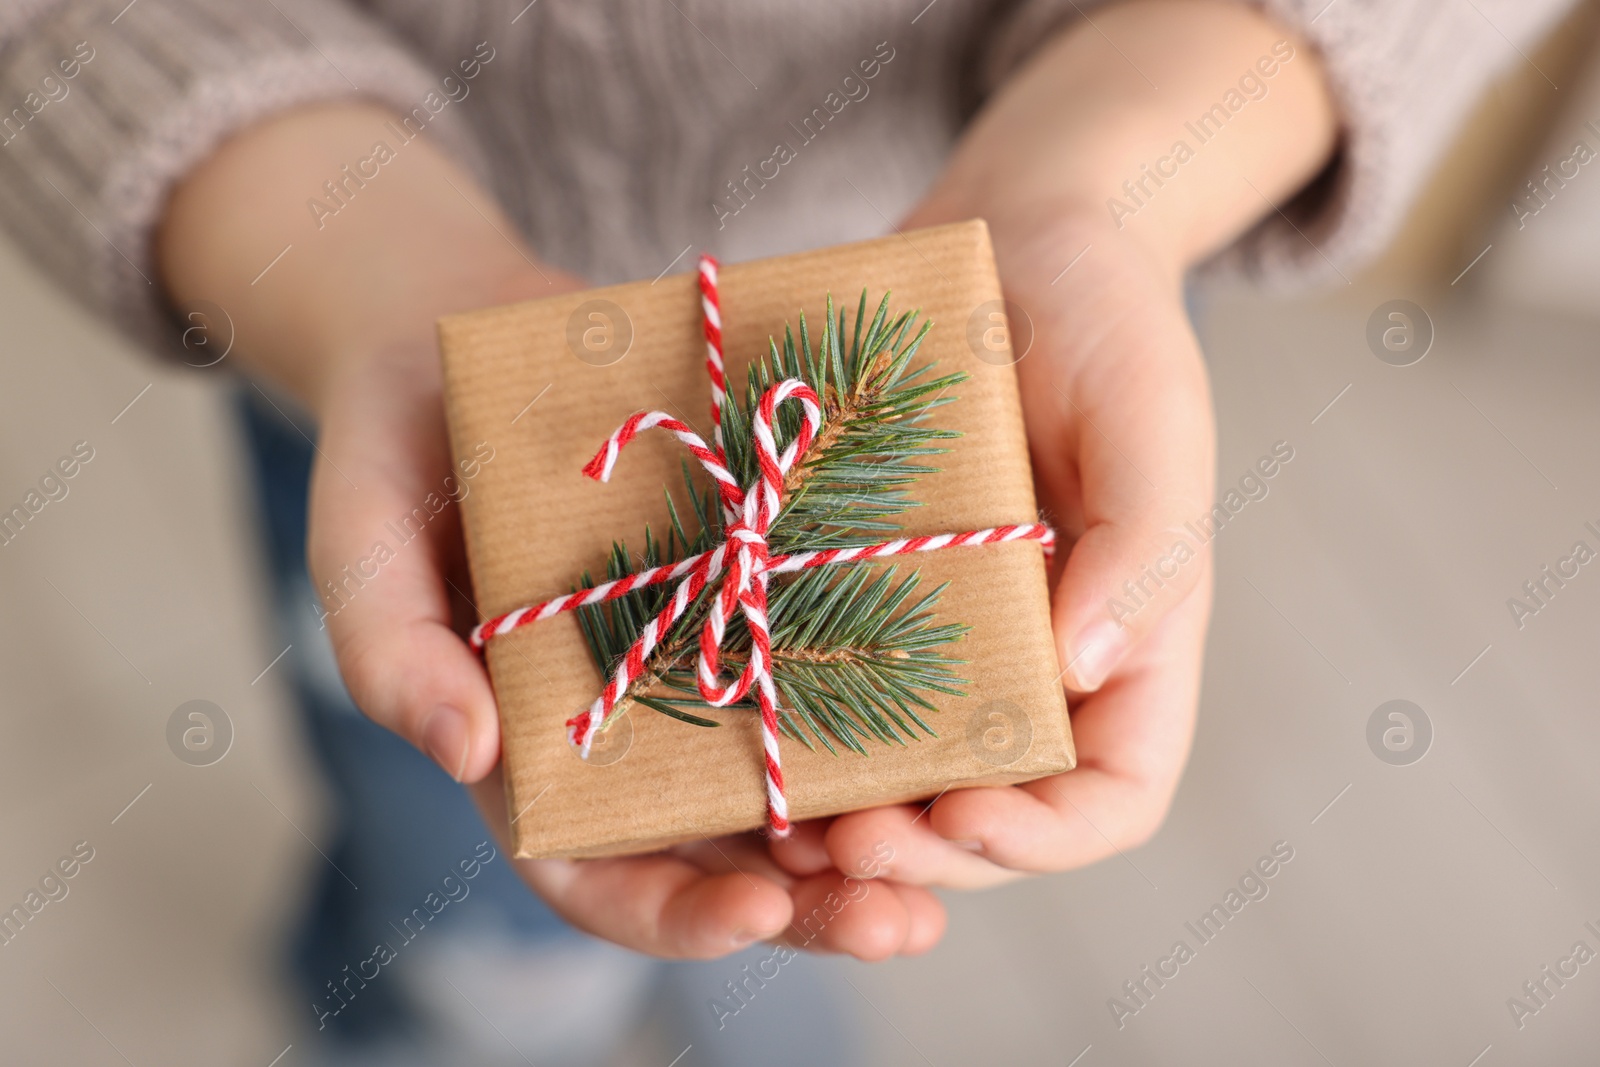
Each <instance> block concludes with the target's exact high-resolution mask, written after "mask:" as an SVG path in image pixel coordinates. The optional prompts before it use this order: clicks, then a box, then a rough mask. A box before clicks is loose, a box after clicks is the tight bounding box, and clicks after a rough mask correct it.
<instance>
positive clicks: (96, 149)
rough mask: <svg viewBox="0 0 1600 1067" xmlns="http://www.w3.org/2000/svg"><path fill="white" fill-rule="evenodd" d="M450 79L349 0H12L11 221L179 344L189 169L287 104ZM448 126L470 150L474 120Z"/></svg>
mask: <svg viewBox="0 0 1600 1067" xmlns="http://www.w3.org/2000/svg"><path fill="white" fill-rule="evenodd" d="M119 8H121V10H120V13H119V10H118V9H119ZM437 82H438V79H437V76H436V75H434V74H432V73H430V72H428V71H427V70H425V69H424V68H423V67H422V66H421V65H420V64H419V63H418V62H417V61H416V60H415V59H413V58H412V57H411V56H410V55H409V54H408V53H407V52H406V51H405V50H404V49H403V48H401V47H400V46H399V45H398V44H397V43H396V42H395V41H394V40H393V39H392V38H391V37H390V36H389V35H388V34H387V33H386V32H385V31H384V30H383V29H382V28H381V27H379V26H377V25H375V24H374V23H372V22H371V21H369V20H367V19H366V18H365V17H363V16H361V15H359V14H358V13H357V12H356V11H355V9H354V8H352V7H350V6H348V5H346V4H344V3H342V2H336V0H272V2H270V3H269V2H265V0H134V2H133V3H131V4H128V5H127V6H126V7H122V5H121V3H118V2H107V0H54V2H52V0H4V3H3V4H0V227H3V228H4V229H5V230H6V232H7V233H8V234H9V235H10V237H11V238H12V239H13V240H14V241H15V242H16V243H17V244H19V245H20V246H21V247H22V249H23V250H24V251H25V252H26V253H28V254H29V256H30V257H31V258H32V259H33V260H34V261H35V262H37V263H38V264H39V265H40V266H41V267H43V268H44V269H45V270H46V271H47V272H48V273H49V274H51V275H52V276H53V277H54V278H55V279H56V280H57V281H58V282H59V283H60V284H61V285H63V286H64V287H65V288H66V289H67V290H68V291H70V292H72V293H74V294H75V295H77V296H78V297H79V298H80V299H81V300H82V301H84V302H85V303H86V304H88V305H89V306H90V307H91V308H93V309H94V310H96V311H98V312H100V313H102V314H104V315H106V316H107V317H109V318H111V319H112V320H113V321H114V322H115V323H116V324H117V325H118V326H120V327H121V328H123V329H124V330H126V331H129V332H131V333H133V334H134V335H135V336H137V337H139V338H140V339H142V340H144V341H145V342H147V343H150V344H152V345H155V346H157V347H169V346H170V345H171V344H172V339H173V337H174V336H175V335H176V331H175V330H174V328H173V326H172V323H171V320H170V318H169V316H168V312H167V310H166V307H165V304H164V302H163V299H162V293H161V291H160V285H159V283H158V281H157V280H156V278H155V273H156V272H155V267H154V266H153V264H152V256H151V234H152V231H153V229H154V227H155V225H156V224H157V222H158V221H159V219H160V216H161V212H162V210H163V205H164V203H165V201H166V197H167V195H168V193H169V192H170V190H171V188H172V186H173V184H174V182H175V181H177V180H178V179H180V178H181V177H182V176H183V175H184V174H185V173H186V172H187V171H188V170H189V169H190V168H192V167H193V166H194V165H195V164H196V163H198V162H200V161H201V160H203V159H204V158H205V157H206V156H207V155H208V154H209V153H210V152H212V151H213V150H214V149H215V148H216V146H217V145H218V144H219V143H220V142H221V141H222V140H224V139H225V138H227V137H228V136H229V135H230V134H232V133H234V132H236V131H238V130H240V129H242V128H243V127H245V126H247V125H249V124H251V123H253V122H255V121H258V120H260V119H262V118H265V117H267V116H269V115H271V114H273V113H276V112H280V111H283V110H285V109H287V108H291V107H294V106H296V105H300V104H305V103H310V102H315V101H321V100H330V99H335V98H341V97H356V96H363V97H368V98H374V99H377V100H380V101H383V102H387V103H389V104H391V105H393V106H395V107H396V108H398V109H400V110H403V111H409V110H410V109H411V108H413V107H414V106H416V105H417V103H418V102H419V101H421V100H422V99H423V98H424V97H425V96H426V95H427V94H428V93H429V92H430V90H434V89H436V88H437ZM441 118H442V119H444V118H447V116H441ZM438 133H439V135H440V136H443V137H445V138H447V139H448V140H450V141H452V142H453V144H452V147H453V148H455V149H456V150H459V151H463V152H466V153H467V156H468V158H471V156H472V152H471V149H470V145H469V143H468V142H467V139H466V136H465V133H464V131H462V130H460V129H452V128H451V127H450V126H449V125H448V124H447V123H445V122H441V124H440V129H439V131H438ZM266 256H267V258H270V256H271V250H267V252H266ZM263 262H265V259H264V260H263Z"/></svg>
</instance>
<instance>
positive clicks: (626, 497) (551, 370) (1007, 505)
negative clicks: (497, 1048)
mask: <svg viewBox="0 0 1600 1067" xmlns="http://www.w3.org/2000/svg"><path fill="white" fill-rule="evenodd" d="M863 286H866V287H867V289H868V302H869V308H870V307H872V306H874V305H875V304H876V302H877V301H878V300H879V299H880V298H881V296H882V294H883V292H884V291H885V290H890V291H892V292H893V299H892V301H891V306H892V308H893V309H894V310H895V311H896V312H899V311H902V310H908V309H914V308H920V309H921V310H922V312H923V315H924V316H925V317H926V318H928V319H931V320H932V321H933V322H934V324H935V325H934V328H933V330H932V332H931V333H930V334H929V335H928V338H927V340H926V341H925V342H924V344H923V346H922V349H921V352H920V353H919V354H918V357H917V358H918V360H919V362H920V361H929V360H932V361H936V362H937V363H938V372H939V373H945V372H948V371H952V370H957V369H960V370H964V371H966V372H967V373H968V374H969V375H971V378H970V380H969V381H967V382H965V383H963V384H962V385H961V386H959V387H957V390H958V393H959V397H960V399H959V400H958V401H957V402H956V403H952V404H948V405H945V406H943V407H940V408H938V409H936V411H935V412H934V413H932V415H931V416H930V420H929V421H930V424H933V425H939V426H945V427H949V428H952V429H956V430H959V431H962V432H963V433H964V434H965V436H964V437H963V438H961V439H960V440H957V441H953V442H951V449H952V450H951V451H950V452H949V453H948V454H946V455H943V456H939V457H936V465H937V466H938V467H939V468H940V470H939V472H938V473H934V474H928V475H925V476H924V477H923V478H921V479H919V480H918V482H917V484H916V486H915V487H914V489H913V492H914V494H915V495H916V496H917V497H918V499H920V500H922V501H923V502H924V506H922V507H920V508H913V509H911V510H909V511H907V512H905V513H904V515H903V517H902V523H903V527H904V530H905V532H906V534H908V535H915V534H933V533H942V532H946V531H961V530H970V529H980V528H983V527H987V526H995V525H1001V524H1005V523H1014V522H1027V521H1031V520H1033V519H1034V518H1035V504H1034V497H1033V487H1032V483H1031V477H1030V472H1029V465H1028V453H1027V445H1026V442H1025V439H1024V435H1023V427H1022V415H1021V409H1020V406H1019V403H1018V398H1017V382H1016V374H1015V370H1014V368H1013V367H1012V365H1011V361H1010V359H1009V355H1008V350H1006V349H1005V348H1004V347H1003V346H1004V344H1005V340H1006V339H1005V336H1004V334H1003V332H997V331H994V330H993V326H994V324H995V321H996V320H994V319H993V318H992V313H993V312H994V311H996V310H998V309H999V308H1000V306H1001V305H1000V303H999V301H1000V288H999V283H998V281H997V280H996V276H995V269H994V259H993V252H992V250H991V248H990V244H989V234H988V228H987V227H986V226H985V225H984V224H983V223H982V222H979V221H974V222H967V223H960V224H956V225H951V226H944V227H939V228H936V229H930V230H921V231H916V232H913V233H909V234H906V235H904V236H895V237H885V238H882V239H879V240H873V241H865V242H862V243H859V244H853V245H846V246H842V247H838V248H829V249H823V250H821V251H816V252H808V253H804V254H801V255H794V256H786V257H782V258H777V259H769V260H762V261H758V262H753V263H741V264H734V265H728V266H725V267H723V269H722V271H721V279H720V292H721V301H722V318H723V330H724V350H725V352H726V359H727V364H728V371H729V382H730V394H731V395H733V396H739V397H742V396H743V391H744V372H745V367H746V366H747V365H748V364H749V362H750V361H751V359H752V358H754V357H757V356H759V355H761V354H763V353H765V351H766V348H767V338H768V337H769V335H777V336H779V337H780V338H781V336H782V330H783V326H784V323H785V322H790V323H793V322H795V321H796V318H797V315H798V314H799V312H801V311H802V310H803V311H805V312H806V314H807V317H808V318H809V319H810V320H811V321H812V322H813V324H814V331H813V337H815V336H816V333H815V328H816V326H815V324H819V323H820V322H821V320H822V318H823V306H824V305H823V302H824V298H825V296H826V294H828V293H829V292H832V293H833V294H834V296H835V300H836V301H837V302H839V303H842V304H844V305H846V306H847V307H848V308H849V309H850V311H851V313H852V314H853V313H854V308H855V301H856V299H857V298H858V297H859V294H860V291H861V288H862V287H863ZM597 316H598V317H597ZM986 331H987V332H986ZM439 336H440V344H441V347H442V350H443V353H444V361H445V383H446V400H447V406H448V412H449V420H450V433H451V441H452V445H453V447H454V449H455V452H456V454H457V456H458V457H459V456H465V455H468V454H469V453H470V452H471V451H472V449H473V447H474V446H476V445H477V444H478V443H479V442H484V441H487V442H488V443H489V444H490V445H492V446H493V448H494V450H495V456H494V460H493V462H491V463H487V464H484V465H483V467H482V471H481V473H480V475H479V477H478V478H477V479H476V482H475V484H474V486H473V489H472V492H471V493H470V494H469V495H468V496H467V497H466V499H465V500H464V501H463V502H462V511H463V524H464V527H465V532H466V544H467V554H468V559H469V561H470V565H471V569H472V578H473V586H474V589H475V592H476V597H477V602H478V609H479V613H480V617H482V618H488V617H490V616H494V615H498V614H500V613H502V612H505V611H508V610H511V609H513V608H516V607H518V606H521V605H523V604H527V603H531V602H534V601H538V600H543V599H546V598H548V597H551V596H556V595H559V594H561V593H565V592H567V591H569V590H570V589H571V588H572V586H573V585H574V584H576V583H577V582H578V581H579V578H580V576H581V575H582V573H583V572H584V571H585V570H588V571H590V572H591V573H593V574H596V575H601V576H603V573H604V564H605V557H606V555H607V553H608V551H609V549H610V547H611V543H612V541H613V540H614V539H618V538H620V539H624V540H626V541H627V542H628V543H629V544H630V545H631V546H635V547H637V546H638V545H640V544H641V543H642V535H643V531H644V527H645V524H646V523H649V524H650V525H651V526H652V528H654V529H656V530H664V529H665V528H666V521H667V511H666V504H665V501H664V499H663V488H664V487H667V486H678V487H680V488H679V492H680V493H681V480H682V475H681V473H680V463H681V461H682V459H683V458H684V456H685V455H686V453H685V452H684V451H683V449H682V446H681V445H679V444H678V443H677V442H676V441H675V440H674V439H673V438H672V437H671V435H669V434H666V433H663V432H660V431H655V432H650V433H646V434H643V435H641V436H640V437H639V438H638V439H637V440H636V441H635V442H634V443H633V444H631V445H629V447H628V448H627V449H626V450H625V451H624V452H623V454H622V457H621V459H620V460H619V462H618V464H617V467H616V471H615V473H614V474H613V476H612V479H611V481H610V482H609V483H606V484H601V483H598V482H594V481H591V480H590V479H588V478H585V477H583V476H582V474H581V469H582V467H583V465H584V463H586V462H587V461H588V459H589V457H590V456H591V455H593V454H594V451H595V449H596V448H598V447H599V445H600V444H601V443H602V442H603V441H604V440H605V439H606V437H607V436H608V435H609V434H610V433H611V432H612V431H613V430H614V429H616V427H617V426H618V425H619V424H620V423H621V422H622V421H623V420H624V419H625V418H627V416H628V415H630V414H632V413H633V412H634V411H638V410H641V409H660V410H665V411H668V412H670V413H672V414H674V415H676V416H677V417H678V418H680V419H682V420H683V421H685V422H688V423H689V424H690V425H692V426H694V427H696V428H697V429H698V430H699V431H700V432H701V433H702V435H703V436H705V437H707V438H708V439H709V436H710V434H709V430H710V419H709V415H708V414H707V412H708V403H709V385H708V383H707V379H706V372H705V366H704V352H705V348H704V341H703V339H702V337H701V326H700V301H699V293H698V290H697V288H696V282H695V276H694V275H693V274H692V273H691V274H681V275H675V276H672V277H666V278H661V279H659V280H658V281H656V282H638V283H633V284H629V285H619V286H613V287H610V288H605V289H596V290H590V291H588V292H583V293H572V294H566V295H562V296H557V297H551V298H549V299H546V300H536V301H531V302H528V303H522V304H515V305H511V306H508V307H498V308H489V309H486V310H482V311H474V312H470V313H467V314H462V315H454V316H451V317H449V318H446V319H443V320H441V322H440V323H439ZM986 346H987V347H986ZM997 346H1002V347H997ZM980 353H981V354H982V356H983V358H979V354H980ZM580 356H581V358H580ZM697 473H698V470H697ZM897 562H898V564H899V566H900V573H902V574H904V573H907V572H908V571H909V569H911V568H913V567H914V568H918V569H920V570H921V572H922V574H923V580H924V583H925V584H924V588H931V587H932V586H933V585H934V584H935V583H938V582H941V581H946V580H948V581H950V582H951V585H950V587H949V588H948V589H947V590H946V591H945V592H944V594H943V596H942V597H941V598H940V600H939V609H938V621H939V622H947V621H958V622H962V623H966V624H967V625H969V626H970V627H971V628H972V629H971V632H970V633H969V634H968V635H967V636H966V638H965V639H964V640H962V641H960V642H958V643H957V644H955V645H953V646H951V647H950V649H949V654H950V655H951V656H953V657H955V658H957V659H960V660H964V661H966V662H964V663H962V664H960V665H959V666H958V668H957V669H958V672H959V674H960V675H961V677H963V678H964V679H966V682H967V684H966V685H965V686H964V687H963V688H964V689H965V692H966V696H964V697H961V698H956V697H945V696H936V695H931V694H930V696H931V697H932V698H933V699H935V702H936V703H937V704H938V705H939V710H938V711H937V712H936V713H933V714H931V715H929V716H927V718H928V722H929V724H930V725H931V726H932V727H933V728H934V729H935V730H937V731H938V733H939V736H938V737H937V738H923V739H921V740H918V741H912V742H908V743H907V744H905V745H904V746H900V745H884V744H880V743H877V742H872V741H869V742H867V743H866V744H867V748H868V751H869V752H870V753H871V755H870V756H869V757H866V758H863V757H861V756H859V755H856V754H854V753H850V752H848V751H845V750H841V754H840V755H837V756H836V755H832V754H830V753H828V752H827V751H826V750H824V749H820V748H819V749H818V750H817V751H815V752H813V751H810V750H808V749H807V748H806V747H805V746H804V745H802V744H800V743H798V742H795V741H792V740H790V739H788V738H785V739H784V740H783V741H782V755H783V767H784V775H785V778H786V780H787V785H788V793H789V803H790V815H791V817H792V818H794V819H797V820H798V819H807V818H814V817H817V816H822V815H830V814H836V813H839V812H844V811H851V810H856V809H860V808H865V807H871V806H875V805H879V804H885V803H894V802H900V801H907V800H913V799H917V798H922V797H931V796H934V795H936V794H938V793H939V792H940V791H941V790H943V789H945V788H958V787H961V786H971V785H982V784H1002V783H1013V782H1019V781H1026V780H1028V779H1031V778H1037V777H1040V776H1043V775H1047V774H1054V773H1057V772H1060V771H1063V770H1067V769H1069V768H1070V767H1071V766H1072V765H1073V750H1072V740H1071V736H1070V732H1069V727H1068V723H1067V713H1066V704H1065V701H1064V698H1063V694H1062V688H1061V683H1060V681H1059V678H1060V670H1061V667H1060V665H1059V663H1058V662H1057V656H1056V651H1055V647H1054V644H1053V641H1052V638H1051V632H1050V611H1049V601H1048V591H1047V588H1046V582H1045V572H1044V562H1043V555H1042V552H1041V549H1040V547H1039V545H1038V544H1037V543H1035V542H1031V541H1030V542H1015V543H1012V544H1007V545H990V546H984V547H974V548H954V549H947V550H945V551H941V552H933V553H926V554H919V555H916V556H911V557H904V558H902V559H900V560H899V561H897ZM597 580H599V579H597ZM488 666H489V672H490V676H491V678H492V680H493V682H494V689H495V694H496V697H497V699H498V701H499V705H500V720H501V731H502V746H503V748H502V750H503V759H504V771H505V784H506V794H507V802H508V805H509V809H510V814H511V816H512V817H513V822H512V832H513V836H514V841H515V846H516V854H517V855H518V856H524V857H526V856H597V855H613V854H620V853H627V852H640V851H646V850H649V849H654V848H659V847H662V846H664V845H667V844H671V843H675V842H680V841H685V840H693V839H698V838H699V837H701V836H702V835H705V836H709V837H715V836H717V835H719V834H726V833H731V832H736V831H741V830H750V829H754V828H756V827H759V826H762V825H763V824H764V823H765V819H766V808H765V792H764V782H763V772H762V756H761V751H762V749H761V736H760V728H759V723H758V721H757V717H756V715H755V714H754V713H753V712H751V711H748V710H740V709H716V710H714V711H713V712H711V714H710V716H709V717H714V718H717V719H718V720H719V721H720V722H722V723H723V725H722V726H720V727H717V728H707V727H698V726H691V725H688V724H686V723H682V722H678V721H676V720H673V719H670V718H668V717H667V716H664V715H662V714H660V713H658V712H655V711H651V710H649V709H647V708H642V707H634V708H632V709H630V710H627V711H625V712H624V713H622V718H621V719H619V720H618V721H616V722H614V723H613V724H612V725H611V726H610V727H608V729H607V730H606V731H605V732H604V733H603V734H602V735H601V737H600V738H599V739H598V740H597V741H596V744H595V748H594V752H593V754H592V755H591V758H590V759H589V760H588V761H587V762H586V761H584V760H582V759H580V758H579V757H578V755H577V753H576V750H575V749H573V748H572V747H571V746H570V745H569V744H568V742H567V737H566V730H565V726H564V723H565V721H566V720H567V718H568V717H570V716H572V715H573V714H575V713H576V712H577V711H579V710H580V709H582V708H584V707H587V706H588V704H589V703H590V702H591V701H592V700H593V699H594V698H595V696H596V695H597V694H598V693H599V691H600V688H601V686H602V684H603V679H602V677H601V675H600V673H599V671H598V670H597V669H596V667H595V665H594V663H593V662H592V660H591V659H590V656H589V653H588V650H587V648H586V647H585V645H584V642H583V638H582V635H581V633H580V631H579V628H578V625H577V621H576V618H575V616H573V615H571V614H565V615H561V616H558V617H556V618H553V619H549V620H545V621H543V622H539V623H536V624H534V625H532V626H528V627H524V628H522V629H520V630H516V631H513V632H512V633H510V634H507V635H505V636H502V637H497V638H494V639H493V640H491V641H490V643H489V649H488Z"/></svg>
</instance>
